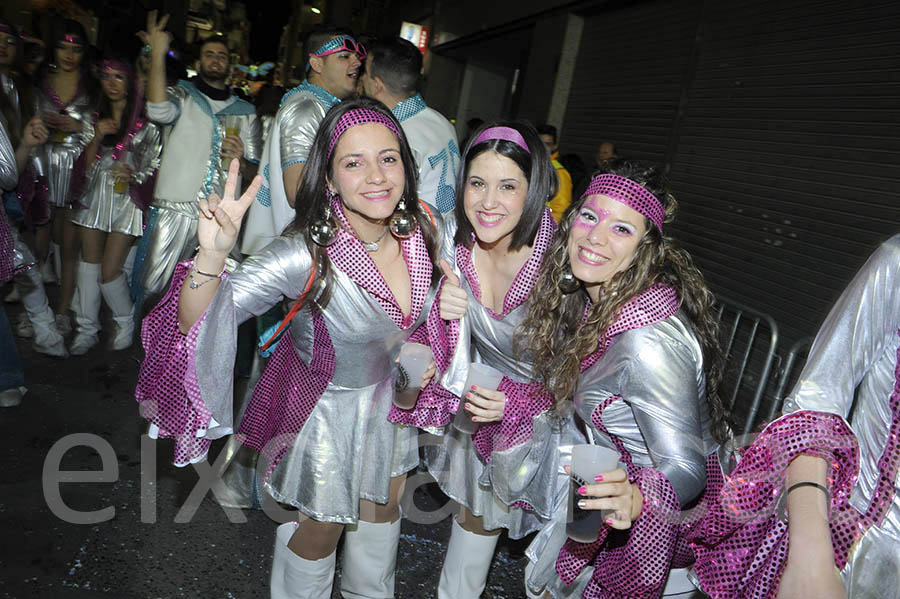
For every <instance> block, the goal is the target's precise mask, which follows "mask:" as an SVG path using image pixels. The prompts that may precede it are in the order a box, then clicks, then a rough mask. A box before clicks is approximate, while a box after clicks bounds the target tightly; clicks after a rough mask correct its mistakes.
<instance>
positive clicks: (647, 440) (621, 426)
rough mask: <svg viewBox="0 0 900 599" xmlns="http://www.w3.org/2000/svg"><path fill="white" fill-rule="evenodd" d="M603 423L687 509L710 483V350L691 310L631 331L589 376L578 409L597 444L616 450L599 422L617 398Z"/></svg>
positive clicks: (578, 391) (712, 447)
mask: <svg viewBox="0 0 900 599" xmlns="http://www.w3.org/2000/svg"><path fill="white" fill-rule="evenodd" d="M613 395H617V396H620V397H621V399H619V400H616V401H613V402H612V403H611V404H610V405H609V407H607V408H606V410H604V411H603V414H602V417H603V424H604V426H605V427H606V429H607V430H608V431H609V433H610V434H612V435H615V436H616V437H617V438H618V439H620V440H621V441H622V443H623V444H624V446H625V448H626V450H627V451H628V453H629V454H630V455H631V458H632V460H633V463H634V464H635V465H636V466H641V467H652V468H655V469H657V470H659V471H660V472H662V473H663V474H664V475H665V476H666V478H667V479H668V480H669V482H670V483H672V487H674V489H675V493H676V494H677V495H678V500H679V501H680V503H681V505H682V506H684V505H686V504H688V503H690V502H691V501H692V500H694V499H695V498H696V497H697V496H698V495H700V493H701V492H702V491H703V489H704V487H705V486H706V456H707V455H709V454H710V453H711V452H713V451H715V449H716V443H715V441H714V440H713V438H712V433H711V424H712V421H711V418H710V416H709V405H708V403H707V400H706V376H705V374H704V372H703V351H702V349H701V347H700V344H699V343H698V341H697V339H696V337H694V333H693V331H692V329H691V326H690V323H689V322H688V320H687V318H686V317H685V315H684V314H683V313H682V312H681V311H679V312H678V313H677V314H675V315H674V316H670V317H669V318H667V319H665V320H663V321H660V322H657V323H655V324H652V325H649V326H646V327H642V328H639V329H633V330H629V331H625V332H624V333H621V334H620V335H618V336H617V337H616V339H615V340H614V341H613V344H612V345H611V346H610V348H609V349H608V350H607V351H606V354H605V355H604V356H603V357H602V358H601V359H600V360H599V361H598V362H597V363H596V364H594V365H593V366H591V367H590V368H588V369H587V370H585V371H584V372H582V373H581V376H580V377H579V379H578V387H577V389H576V391H575V398H574V399H575V411H576V413H577V414H578V415H579V416H580V417H581V419H582V420H584V422H585V423H587V424H588V425H589V426H590V427H591V432H592V433H593V436H594V443H596V444H597V445H603V446H604V447H609V448H611V449H615V446H614V445H613V443H612V442H611V441H610V439H609V437H607V436H606V435H605V434H603V433H602V432H601V431H600V430H599V429H597V428H596V427H595V426H594V425H593V424H592V422H591V416H592V415H593V413H594V411H595V410H596V409H597V408H598V406H600V404H602V403H603V402H604V401H605V400H606V399H607V398H609V397H610V396H613Z"/></svg>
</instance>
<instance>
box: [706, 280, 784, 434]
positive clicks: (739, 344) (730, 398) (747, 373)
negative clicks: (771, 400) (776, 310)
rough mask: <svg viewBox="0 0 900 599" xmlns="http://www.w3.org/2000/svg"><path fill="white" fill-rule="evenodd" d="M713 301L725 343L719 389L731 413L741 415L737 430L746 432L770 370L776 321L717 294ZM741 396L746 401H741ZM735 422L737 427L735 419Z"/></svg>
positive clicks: (776, 332) (777, 338) (742, 432)
mask: <svg viewBox="0 0 900 599" xmlns="http://www.w3.org/2000/svg"><path fill="white" fill-rule="evenodd" d="M717 304H718V307H717V316H718V319H719V325H720V327H721V331H722V332H723V334H724V338H723V343H724V344H725V376H724V377H723V380H722V385H721V389H720V393H721V395H722V397H723V398H724V399H725V401H726V402H727V406H728V408H729V410H730V411H731V413H732V415H733V416H741V417H743V420H744V425H743V429H742V430H741V434H743V435H746V434H749V433H750V432H751V431H752V430H753V427H754V425H755V421H756V416H757V414H758V413H759V410H760V405H761V403H762V399H763V393H764V392H765V389H766V385H767V384H768V381H769V376H770V374H771V373H772V371H773V368H772V366H773V363H774V361H775V352H776V350H777V348H778V340H779V337H778V325H777V324H776V322H775V319H773V318H772V317H771V316H769V315H768V314H764V313H762V312H759V311H757V310H754V309H753V308H750V307H749V306H746V305H744V304H742V303H741V302H738V301H735V300H732V299H729V298H726V297H723V296H721V295H720V296H717ZM757 367H758V370H757ZM757 372H758V374H757ZM739 398H740V399H741V400H742V401H741V402H740V403H739V402H738V400H739ZM744 398H746V399H747V401H743V399H744ZM744 406H746V411H745V412H744V410H743V408H744ZM770 411H771V410H770ZM735 425H736V426H737V427H738V428H740V425H739V424H738V422H735ZM735 432H736V433H737V432H738V431H737V430H735Z"/></svg>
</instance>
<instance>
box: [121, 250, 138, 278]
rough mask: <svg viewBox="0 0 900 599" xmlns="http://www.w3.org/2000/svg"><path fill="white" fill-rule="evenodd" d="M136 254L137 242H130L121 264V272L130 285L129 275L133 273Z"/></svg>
mask: <svg viewBox="0 0 900 599" xmlns="http://www.w3.org/2000/svg"><path fill="white" fill-rule="evenodd" d="M135 256H137V244H136V243H135V244H132V246H131V249H130V250H128V255H127V256H125V262H124V263H123V264H122V272H124V273H125V280H126V281H127V282H128V284H129V285H131V275H132V274H134V257H135Z"/></svg>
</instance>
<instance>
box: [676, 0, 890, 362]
mask: <svg viewBox="0 0 900 599" xmlns="http://www.w3.org/2000/svg"><path fill="white" fill-rule="evenodd" d="M698 56H699V60H698V62H697V65H696V71H695V73H694V76H693V78H692V87H691V93H690V96H689V97H688V101H687V103H686V112H685V116H684V119H683V121H682V122H681V123H680V127H679V131H678V138H677V139H676V140H675V146H674V147H675V153H674V159H673V162H672V165H671V166H672V169H671V178H672V187H673V189H674V191H675V193H676V195H677V197H678V198H679V200H680V202H681V208H682V210H681V214H680V218H679V221H678V222H677V223H676V224H675V226H674V227H673V229H674V230H675V232H676V235H677V236H678V237H679V238H680V239H681V240H682V242H683V245H684V246H685V247H686V248H687V249H688V250H690V251H691V253H692V254H694V256H695V257H696V258H697V261H698V263H699V264H700V266H701V267H702V268H703V270H704V272H705V273H706V275H707V277H708V278H709V280H710V281H711V283H712V284H713V286H714V288H715V289H716V290H717V291H720V292H724V293H726V294H728V295H729V296H731V297H733V298H735V299H738V300H741V301H743V302H744V303H746V304H749V305H752V306H754V307H757V308H759V309H760V310H762V311H764V312H767V313H769V314H771V315H772V316H773V317H774V318H775V320H776V321H777V322H778V323H779V324H780V325H781V326H782V333H783V335H784V340H783V342H782V347H787V346H788V345H790V343H791V342H792V341H794V340H796V339H798V338H800V337H803V336H807V335H813V334H814V333H815V332H816V329H817V327H818V325H819V324H820V323H821V320H822V318H823V317H824V315H825V313H826V311H827V309H828V308H829V306H830V305H831V304H832V302H833V301H834V300H835V299H836V297H837V295H838V294H839V293H840V291H841V290H842V289H843V287H844V286H845V285H846V283H847V282H848V281H849V279H850V278H851V277H852V275H853V274H854V272H855V271H856V269H857V268H858V267H859V266H860V265H861V264H862V262H863V261H864V260H865V258H866V257H867V256H868V254H869V253H870V252H871V251H872V250H873V248H874V247H875V246H876V245H877V244H878V243H879V242H880V241H882V240H884V239H885V238H887V237H888V236H890V235H891V234H892V233H895V232H897V231H898V230H900V200H898V193H897V190H898V188H900V168H898V165H900V119H898V106H900V60H898V56H900V4H898V3H894V2H855V3H850V4H848V3H846V2H787V3H785V2H773V1H759V0H753V1H741V2H735V1H733V2H725V3H718V2H710V3H709V4H708V8H707V12H706V15H705V19H704V28H703V41H702V45H701V46H700V51H699V54H698Z"/></svg>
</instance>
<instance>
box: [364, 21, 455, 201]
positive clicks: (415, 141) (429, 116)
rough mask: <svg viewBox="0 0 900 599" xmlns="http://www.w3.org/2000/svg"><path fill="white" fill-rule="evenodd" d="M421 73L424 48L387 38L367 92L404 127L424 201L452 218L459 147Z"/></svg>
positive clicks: (374, 59) (375, 51) (372, 58)
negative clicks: (427, 96) (421, 89)
mask: <svg viewBox="0 0 900 599" xmlns="http://www.w3.org/2000/svg"><path fill="white" fill-rule="evenodd" d="M421 71H422V53H421V52H419V49H418V48H416V47H415V46H414V45H413V44H411V43H410V42H408V41H406V40H405V39H403V38H401V37H392V38H384V39H382V40H379V41H378V42H377V43H376V44H375V45H374V46H372V48H371V49H370V51H369V54H368V56H367V57H366V69H365V73H364V74H363V75H362V77H361V80H362V86H363V90H364V91H365V94H366V95H367V96H369V97H370V98H375V99H376V100H378V101H380V102H381V103H382V104H384V105H385V106H387V107H389V108H390V109H391V112H393V113H394V116H396V117H397V120H398V121H400V125H401V126H402V127H403V132H404V133H406V138H407V140H408V141H409V145H410V148H412V151H413V156H415V158H416V164H418V166H419V199H421V200H423V201H425V202H428V203H429V204H431V205H432V206H435V207H436V208H437V209H438V210H440V211H441V212H449V211H450V210H452V209H453V206H454V205H455V203H456V201H455V195H456V171H457V167H458V166H459V145H458V144H457V141H456V130H455V129H454V128H453V125H451V124H450V121H448V120H447V119H446V118H444V116H443V115H442V114H441V113H440V112H438V111H437V110H434V109H433V108H429V107H428V106H426V105H425V100H423V99H422V96H421V95H419V93H418V92H417V91H416V90H417V88H418V85H419V78H420V74H421Z"/></svg>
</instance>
